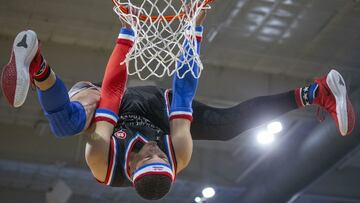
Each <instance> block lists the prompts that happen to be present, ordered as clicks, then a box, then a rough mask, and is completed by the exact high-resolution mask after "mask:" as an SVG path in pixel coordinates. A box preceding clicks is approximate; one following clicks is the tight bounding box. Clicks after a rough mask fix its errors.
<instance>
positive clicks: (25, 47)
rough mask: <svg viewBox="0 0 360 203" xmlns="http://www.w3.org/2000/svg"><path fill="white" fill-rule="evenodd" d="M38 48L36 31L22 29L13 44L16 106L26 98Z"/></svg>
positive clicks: (21, 103)
mask: <svg viewBox="0 0 360 203" xmlns="http://www.w3.org/2000/svg"><path fill="white" fill-rule="evenodd" d="M21 43H22V44H21ZM24 43H25V44H24ZM37 50H38V39H37V36H36V33H35V32H34V31H32V30H27V31H22V32H20V33H19V34H18V35H17V36H16V38H15V40H14V44H13V52H14V55H15V63H16V90H15V96H14V104H13V105H14V107H19V106H21V105H23V104H24V102H25V100H26V96H27V93H28V91H29V86H30V78H29V67H30V63H31V61H32V60H33V58H34V56H35V54H36V52H37Z"/></svg>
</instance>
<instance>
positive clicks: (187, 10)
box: [185, 3, 210, 26]
mask: <svg viewBox="0 0 360 203" xmlns="http://www.w3.org/2000/svg"><path fill="white" fill-rule="evenodd" d="M194 9H195V8H194V7H192V6H191V4H190V3H188V4H186V5H185V13H187V14H188V15H189V16H193V15H194ZM209 9H210V7H208V6H205V7H204V8H203V9H201V11H200V13H199V14H198V15H197V16H196V22H195V23H196V26H201V25H202V24H203V22H204V20H205V17H206V14H207V11H208V10H209Z"/></svg>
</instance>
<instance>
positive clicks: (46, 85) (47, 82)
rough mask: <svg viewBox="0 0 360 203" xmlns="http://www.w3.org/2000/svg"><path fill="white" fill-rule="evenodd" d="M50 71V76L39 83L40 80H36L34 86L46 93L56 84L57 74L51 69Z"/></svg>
mask: <svg viewBox="0 0 360 203" xmlns="http://www.w3.org/2000/svg"><path fill="white" fill-rule="evenodd" d="M49 71H50V73H49V75H48V76H47V77H46V78H45V79H44V80H42V81H38V80H36V79H34V84H35V85H36V87H37V88H38V89H40V90H41V91H46V90H48V89H50V88H51V87H52V86H53V85H54V84H55V82H56V75H55V73H54V72H53V71H52V70H51V69H50V70H49Z"/></svg>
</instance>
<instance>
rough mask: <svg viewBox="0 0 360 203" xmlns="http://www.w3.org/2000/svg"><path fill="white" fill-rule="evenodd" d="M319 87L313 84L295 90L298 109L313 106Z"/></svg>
mask: <svg viewBox="0 0 360 203" xmlns="http://www.w3.org/2000/svg"><path fill="white" fill-rule="evenodd" d="M318 88H319V85H318V84H317V83H312V84H310V85H309V86H305V87H301V88H297V89H296V90H295V100H296V103H297V105H298V107H304V106H308V105H312V104H313V103H314V101H315V99H316V97H317V93H318Z"/></svg>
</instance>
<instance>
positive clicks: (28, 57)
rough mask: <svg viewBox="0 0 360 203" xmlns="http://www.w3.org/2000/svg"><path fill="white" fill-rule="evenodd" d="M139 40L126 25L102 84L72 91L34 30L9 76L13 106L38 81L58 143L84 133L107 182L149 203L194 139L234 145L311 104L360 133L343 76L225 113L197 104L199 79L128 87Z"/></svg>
mask: <svg viewBox="0 0 360 203" xmlns="http://www.w3.org/2000/svg"><path fill="white" fill-rule="evenodd" d="M205 14H206V13H205V11H202V12H201V13H200V14H199V16H198V17H197V19H196V28H195V29H196V31H197V33H199V35H198V36H197V38H196V39H191V38H189V39H188V40H187V41H186V42H185V43H184V48H185V50H186V53H183V54H182V55H181V57H180V59H179V63H181V61H183V60H190V59H191V56H192V55H193V54H199V53H200V42H201V37H202V36H201V35H202V31H203V27H202V26H201V25H202V23H203V21H204V18H205ZM135 37H136V36H135V35H134V32H133V31H132V30H131V29H130V28H129V27H128V26H127V25H126V24H125V25H124V27H123V28H122V29H121V30H120V34H119V36H118V39H117V40H116V45H115V48H114V50H113V52H112V54H111V56H110V59H109V62H108V64H107V66H106V71H105V75H104V79H103V83H102V84H95V83H91V82H79V83H77V84H75V85H74V86H73V87H72V88H71V89H70V91H69V92H67V89H66V87H65V85H64V84H63V82H62V81H61V79H60V78H59V77H58V76H57V75H56V74H55V73H54V71H53V70H52V69H51V68H50V66H49V65H48V63H47V62H46V60H45V59H44V57H43V55H42V53H41V51H40V49H39V47H38V39H37V36H36V34H35V32H33V31H30V30H28V31H23V32H20V33H19V34H18V35H17V36H16V38H15V41H14V45H13V51H12V54H11V57H10V62H9V63H8V64H7V65H6V66H5V67H4V69H3V73H2V78H1V80H2V81H1V82H2V89H3V93H4V95H5V97H6V98H7V100H8V102H9V103H10V105H12V106H14V107H19V106H21V105H22V104H23V103H24V101H25V99H26V96H27V92H28V89H29V84H30V83H31V82H32V83H34V84H35V86H36V87H37V94H38V98H39V101H40V104H41V107H42V109H43V111H44V113H45V115H46V117H47V118H48V120H49V123H50V126H51V130H52V132H53V133H54V135H55V136H56V137H68V136H73V135H76V134H79V133H82V132H83V133H84V134H85V135H86V136H87V144H86V153H85V158H86V161H87V164H88V166H89V168H90V170H91V172H92V174H93V175H94V177H95V178H96V179H97V180H98V181H99V182H100V183H103V184H106V185H109V186H115V187H126V186H131V185H132V186H133V187H134V188H135V189H136V191H137V192H138V194H139V195H140V196H142V197H143V198H145V199H153V200H154V199H160V198H162V197H163V196H164V195H165V194H167V193H168V191H169V190H170V187H171V184H172V183H173V182H174V181H175V178H176V174H178V173H179V172H181V171H182V170H183V169H185V168H186V166H187V165H188V163H189V161H190V158H191V154H192V147H193V146H192V145H193V144H192V140H229V139H232V138H234V137H236V136H237V135H239V134H240V133H242V132H244V131H246V130H248V129H250V128H254V127H256V126H258V125H261V124H262V123H264V122H268V121H270V120H272V119H275V118H276V117H278V116H280V115H283V114H284V113H287V112H290V111H292V110H295V109H298V108H302V107H304V106H307V105H317V106H320V107H323V108H325V109H326V110H327V111H328V112H329V113H330V114H331V116H332V118H333V120H334V122H335V124H336V126H337V128H338V130H339V131H340V134H341V135H347V134H350V133H351V131H352V130H353V128H354V124H355V118H354V112H353V109H352V105H351V103H350V100H349V99H348V97H347V92H346V87H345V81H344V80H343V78H342V76H341V75H340V74H339V73H338V72H337V71H335V70H331V71H330V72H329V73H328V74H327V75H326V76H324V77H320V78H318V79H316V80H315V81H314V83H312V84H310V85H309V86H305V87H302V88H297V89H295V90H291V91H288V92H285V93H281V94H276V95H271V96H263V97H257V98H253V99H250V100H248V101H245V102H243V103H240V104H238V105H236V106H234V107H231V108H225V109H222V108H214V107H210V106H207V105H205V104H202V103H200V102H197V101H193V98H194V96H195V93H196V89H197V85H198V80H197V79H195V78H194V77H193V76H192V75H191V74H187V75H186V77H184V78H182V79H180V78H178V77H177V76H176V75H174V78H173V87H172V90H169V89H162V88H159V87H153V86H145V87H132V88H126V81H127V72H126V65H125V64H122V63H121V62H122V61H123V60H124V59H125V56H126V54H127V53H128V51H129V50H130V49H131V47H132V45H133V42H134V39H135ZM190 43H193V44H195V45H196V46H189V44H190ZM191 47H195V50H193V49H192V48H191ZM189 68H191V69H193V71H194V72H195V73H197V72H198V66H197V64H196V63H194V62H192V63H190V66H187V67H186V68H185V70H186V69H189ZM185 70H184V69H183V71H185ZM93 121H95V122H93Z"/></svg>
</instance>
